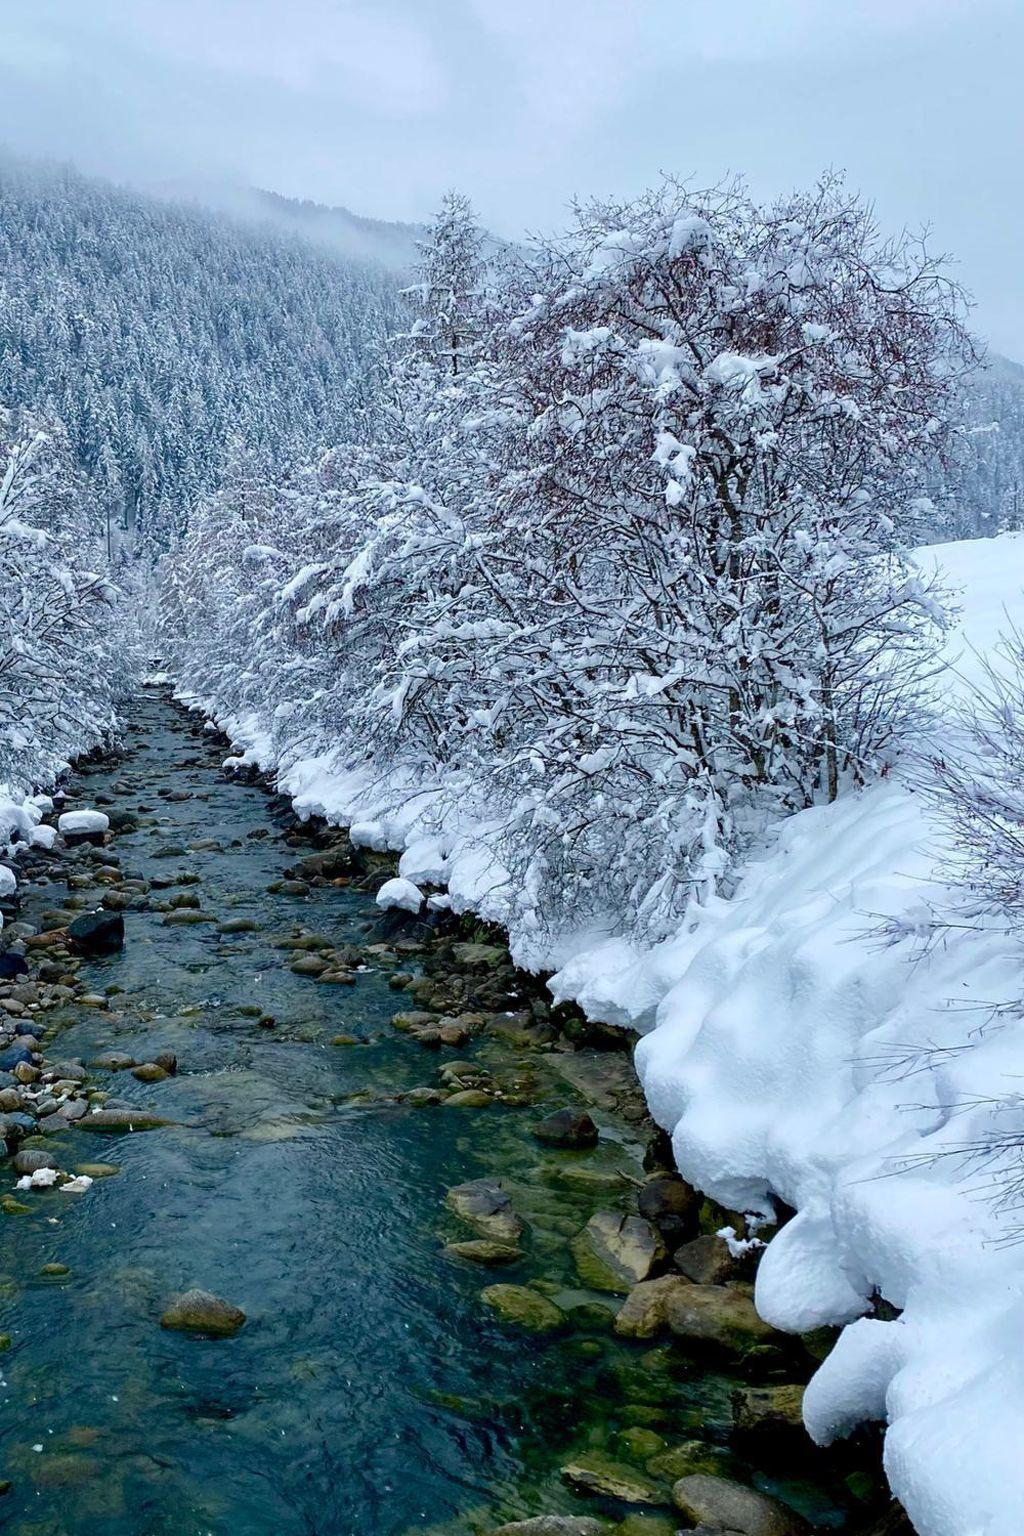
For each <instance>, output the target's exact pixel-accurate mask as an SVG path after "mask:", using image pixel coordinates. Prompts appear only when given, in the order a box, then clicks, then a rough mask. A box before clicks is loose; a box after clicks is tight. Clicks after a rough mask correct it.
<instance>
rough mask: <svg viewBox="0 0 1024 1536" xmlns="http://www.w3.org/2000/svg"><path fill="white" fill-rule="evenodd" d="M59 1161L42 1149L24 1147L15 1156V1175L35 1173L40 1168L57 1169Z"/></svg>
mask: <svg viewBox="0 0 1024 1536" xmlns="http://www.w3.org/2000/svg"><path fill="white" fill-rule="evenodd" d="M56 1166H57V1159H56V1158H55V1157H54V1155H53V1153H52V1152H46V1151H44V1150H43V1148H42V1147H23V1148H22V1149H21V1151H20V1152H16V1153H15V1154H14V1171H15V1173H35V1172H36V1171H37V1170H38V1169H39V1168H56Z"/></svg>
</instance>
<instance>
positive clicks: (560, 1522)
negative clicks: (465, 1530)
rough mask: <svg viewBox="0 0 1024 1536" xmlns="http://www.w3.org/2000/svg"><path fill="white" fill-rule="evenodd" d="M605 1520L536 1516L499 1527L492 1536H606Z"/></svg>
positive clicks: (570, 1516) (586, 1517) (588, 1517)
mask: <svg viewBox="0 0 1024 1536" xmlns="http://www.w3.org/2000/svg"><path fill="white" fill-rule="evenodd" d="M607 1530H608V1526H607V1524H606V1523H605V1521H604V1520H593V1519H591V1517H590V1516H589V1515H535V1516H534V1518H533V1519H532V1520H513V1521H512V1523H511V1525H499V1526H498V1527H497V1528H496V1529H495V1530H494V1531H492V1532H491V1536H605V1532H606V1531H607Z"/></svg>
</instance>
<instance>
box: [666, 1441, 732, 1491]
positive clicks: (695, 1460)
mask: <svg viewBox="0 0 1024 1536" xmlns="http://www.w3.org/2000/svg"><path fill="white" fill-rule="evenodd" d="M725 1460H726V1458H725V1456H724V1454H723V1453H722V1452H721V1451H719V1450H718V1449H717V1448H716V1447H715V1446H713V1445H708V1444H707V1443H706V1441H704V1440H684V1441H683V1442H682V1444H681V1445H673V1446H669V1447H668V1448H667V1449H666V1450H663V1451H659V1452H658V1454H657V1455H656V1456H652V1457H650V1458H649V1460H648V1461H647V1470H648V1472H649V1473H650V1474H651V1476H652V1477H657V1478H661V1479H662V1480H663V1481H664V1482H666V1483H676V1482H678V1481H679V1479H680V1478H681V1477H690V1476H692V1475H693V1473H695V1472H707V1473H709V1474H710V1475H711V1476H712V1477H718V1476H720V1475H721V1473H722V1471H723V1469H724V1464H725Z"/></svg>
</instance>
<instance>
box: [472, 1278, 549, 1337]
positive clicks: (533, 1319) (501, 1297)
mask: <svg viewBox="0 0 1024 1536" xmlns="http://www.w3.org/2000/svg"><path fill="white" fill-rule="evenodd" d="M480 1300H481V1301H482V1302H483V1303H484V1305H485V1306H488V1307H490V1308H491V1310H492V1311H494V1312H496V1313H497V1314H498V1316H499V1317H500V1318H501V1320H502V1322H504V1323H513V1324H515V1326H516V1327H517V1328H526V1329H527V1330H528V1331H529V1332H530V1333H554V1332H556V1331H557V1330H558V1329H559V1328H562V1327H563V1326H564V1325H565V1313H564V1312H563V1311H562V1309H561V1308H560V1307H556V1306H555V1304H554V1302H553V1301H549V1300H548V1298H547V1297H546V1296H541V1294H540V1293H539V1291H535V1290H532V1289H531V1288H530V1286H528V1285H489V1286H487V1288H486V1289H485V1290H482V1291H481V1292H480Z"/></svg>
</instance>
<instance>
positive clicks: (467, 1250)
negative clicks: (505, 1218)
mask: <svg viewBox="0 0 1024 1536" xmlns="http://www.w3.org/2000/svg"><path fill="white" fill-rule="evenodd" d="M444 1251H445V1253H446V1254H448V1255H449V1256H450V1257H451V1258H453V1259H468V1260H469V1261H470V1263H472V1264H513V1263H514V1262H515V1261H516V1259H521V1258H522V1256H523V1250H522V1249H521V1248H516V1247H513V1245H512V1244H511V1243H495V1242H491V1241H490V1240H489V1239H488V1238H486V1237H471V1238H467V1239H466V1241H465V1242H461V1243H446V1244H445V1248H444Z"/></svg>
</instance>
